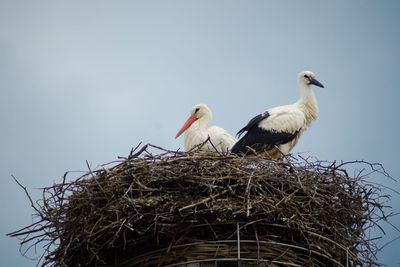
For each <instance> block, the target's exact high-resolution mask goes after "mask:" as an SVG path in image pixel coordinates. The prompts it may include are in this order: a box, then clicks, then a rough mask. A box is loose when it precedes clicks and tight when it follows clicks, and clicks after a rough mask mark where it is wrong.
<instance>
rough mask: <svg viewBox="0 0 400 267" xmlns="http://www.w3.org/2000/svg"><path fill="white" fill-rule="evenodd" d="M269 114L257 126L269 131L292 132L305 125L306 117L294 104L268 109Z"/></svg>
mask: <svg viewBox="0 0 400 267" xmlns="http://www.w3.org/2000/svg"><path fill="white" fill-rule="evenodd" d="M268 113H269V114H270V116H269V117H268V118H266V119H264V120H263V121H261V122H260V124H259V127H260V128H262V129H265V130H269V131H275V132H288V133H294V132H296V131H298V130H300V129H301V128H303V127H304V126H305V122H306V118H305V115H304V113H303V112H302V111H300V110H299V109H298V108H296V107H295V106H294V105H287V106H280V107H276V108H272V109H270V110H268Z"/></svg>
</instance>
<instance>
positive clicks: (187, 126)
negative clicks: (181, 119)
mask: <svg viewBox="0 0 400 267" xmlns="http://www.w3.org/2000/svg"><path fill="white" fill-rule="evenodd" d="M196 120H197V118H196V116H194V115H192V116H190V117H189V119H187V121H186V122H185V124H184V125H183V126H182V128H181V129H180V130H179V132H178V133H177V134H176V136H175V139H176V138H178V137H179V136H180V135H181V134H182V133H183V132H184V131H186V129H187V128H189V127H190V125H192V123H193V122H195V121H196Z"/></svg>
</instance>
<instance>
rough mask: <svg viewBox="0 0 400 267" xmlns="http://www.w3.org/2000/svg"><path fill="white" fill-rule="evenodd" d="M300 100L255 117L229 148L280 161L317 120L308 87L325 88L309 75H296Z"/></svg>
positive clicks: (313, 98)
mask: <svg viewBox="0 0 400 267" xmlns="http://www.w3.org/2000/svg"><path fill="white" fill-rule="evenodd" d="M298 82H299V87H300V94H301V96H300V99H299V100H298V101H297V102H296V103H294V104H291V105H285V106H279V107H275V108H271V109H268V110H267V111H265V112H264V113H262V114H260V115H257V116H255V117H254V118H253V119H251V120H250V121H249V123H248V124H247V125H246V126H245V127H243V128H242V129H241V130H240V131H239V132H238V133H237V135H238V136H239V137H240V135H242V134H243V133H245V132H246V134H245V135H244V136H243V137H242V138H241V139H240V140H239V141H238V142H237V143H236V144H235V145H234V146H233V147H232V152H233V153H235V154H249V153H251V152H252V151H254V152H266V154H267V156H269V157H271V158H273V159H280V158H282V157H283V156H284V155H286V154H288V153H289V152H290V151H291V150H292V148H293V147H294V146H295V145H296V143H297V141H298V140H299V138H300V136H301V134H302V133H303V132H304V131H305V130H306V129H307V127H308V126H310V124H311V123H312V122H313V121H315V120H316V119H317V116H318V105H317V100H316V98H315V96H314V92H313V90H312V88H311V85H316V86H319V87H322V88H324V86H323V85H322V84H321V83H320V82H319V81H317V80H316V79H315V75H314V73H312V72H311V71H303V72H300V73H299V75H298Z"/></svg>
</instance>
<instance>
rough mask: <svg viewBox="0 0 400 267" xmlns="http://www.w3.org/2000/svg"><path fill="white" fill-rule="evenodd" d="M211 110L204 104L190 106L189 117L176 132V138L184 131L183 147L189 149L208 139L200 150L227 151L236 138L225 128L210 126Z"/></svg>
mask: <svg viewBox="0 0 400 267" xmlns="http://www.w3.org/2000/svg"><path fill="white" fill-rule="evenodd" d="M211 119H212V112H211V110H210V109H209V108H208V107H207V105H205V104H197V105H195V106H194V107H193V108H192V111H191V113H190V116H189V118H188V119H187V121H186V122H185V123H184V125H183V126H182V128H181V130H180V131H179V132H178V133H177V135H176V136H175V138H178V137H179V136H180V135H181V134H182V133H184V149H185V151H190V150H192V149H193V148H194V147H196V146H198V145H201V144H203V143H204V142H206V141H207V139H208V138H209V140H210V141H211V143H206V144H204V145H203V146H202V147H200V148H199V149H200V150H203V151H213V152H215V150H217V151H218V152H229V151H230V150H231V148H232V146H233V145H234V144H235V143H236V141H237V139H236V138H234V137H233V136H232V135H230V134H229V133H228V132H227V131H226V130H225V129H223V128H221V127H218V126H210V121H211Z"/></svg>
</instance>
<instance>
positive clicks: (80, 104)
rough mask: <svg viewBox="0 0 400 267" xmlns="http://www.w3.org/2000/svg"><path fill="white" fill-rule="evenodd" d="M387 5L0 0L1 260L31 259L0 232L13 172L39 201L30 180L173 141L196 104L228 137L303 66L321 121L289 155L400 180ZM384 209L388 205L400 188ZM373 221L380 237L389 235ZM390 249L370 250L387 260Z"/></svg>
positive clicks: (396, 45)
mask: <svg viewBox="0 0 400 267" xmlns="http://www.w3.org/2000/svg"><path fill="white" fill-rule="evenodd" d="M399 14H400V2H399V1H387V0H384V1H378V0H376V1H367V0H357V1H356V0H353V1H348V0H333V1H317V0H315V1H312V0H304V1H295V0H290V1H288V0H286V1H282V0H279V1H278V0H276V1H266V0H265V1H248V0H246V1H231V0H230V1H228V0H224V1H220V0H218V1H215V0H201V1H200V0H198V1H191V0H189V1H188V0H181V1H149V0H146V1H108V0H103V1H102V0H96V1H95V0H88V1H81V0H79V1H71V0H69V1H53V0H52V1H50V0H49V1H28V0H26V1H20V0H0V123H1V129H0V166H1V168H0V178H1V186H0V205H1V206H0V207H1V211H2V216H1V217H2V219H1V221H0V234H1V237H0V251H1V252H0V257H1V260H2V265H3V264H4V266H34V265H35V262H32V261H29V260H27V259H25V258H23V257H22V256H20V254H19V252H18V242H17V240H14V239H11V238H7V237H5V233H7V232H10V231H12V230H15V229H17V228H19V227H22V226H25V225H27V224H29V223H30V222H31V215H30V214H31V212H32V210H31V208H30V207H29V205H28V201H27V200H26V198H25V196H24V194H23V192H22V191H21V190H20V189H19V188H18V187H17V186H16V185H15V183H13V181H12V179H11V178H10V175H11V174H14V175H15V176H16V177H18V178H19V179H20V181H21V182H22V183H23V184H25V185H26V186H27V187H28V188H29V189H30V191H31V192H32V194H33V195H34V197H35V198H38V197H39V195H40V194H39V193H40V191H39V190H36V189H35V188H39V187H43V186H47V185H50V184H52V183H53V182H57V181H59V179H60V177H61V176H62V175H63V174H64V172H65V171H68V170H85V168H86V167H85V165H86V163H85V161H86V160H88V161H89V162H91V164H92V165H93V166H94V167H95V166H97V165H99V164H102V163H105V162H109V161H112V160H114V159H115V158H116V157H117V156H119V155H122V156H123V155H127V154H128V153H129V151H130V149H131V147H133V146H136V145H137V143H138V142H140V141H142V142H144V143H147V142H151V143H153V144H156V145H160V146H163V147H166V148H170V149H176V148H178V147H181V146H182V139H178V140H174V136H175V134H176V132H177V131H178V130H179V128H180V126H181V125H182V123H183V122H184V120H185V119H186V118H187V116H188V113H189V111H190V108H191V107H192V106H193V105H194V104H196V103H199V102H204V103H207V104H208V105H209V106H210V107H211V109H212V110H213V113H214V120H213V122H214V123H215V124H216V125H220V126H222V127H224V128H225V129H227V130H228V131H229V132H231V133H236V132H237V131H238V130H239V129H240V128H241V127H242V126H243V125H244V124H246V123H247V121H248V120H249V119H250V118H252V117H253V116H254V115H256V114H258V113H260V112H262V111H264V110H265V109H267V108H270V107H273V106H276V105H282V104H288V103H291V102H294V101H296V100H297V98H298V91H297V81H296V78H297V73H298V72H299V71H302V70H312V71H314V72H315V74H316V75H317V78H318V80H320V81H321V82H322V83H323V84H324V85H325V89H321V88H316V95H317V98H318V101H319V106H320V118H319V120H318V121H317V122H316V123H315V124H313V125H312V127H311V128H310V129H309V130H308V131H307V132H306V134H305V135H304V136H303V137H302V139H301V140H300V142H299V144H298V145H297V146H296V148H295V149H294V152H309V153H310V154H311V155H314V156H316V157H318V158H320V159H324V160H329V161H332V160H357V159H359V160H361V159H364V160H368V161H371V162H380V163H383V164H384V166H385V167H386V168H387V170H388V171H389V172H390V173H391V174H392V175H393V176H395V177H400V166H399V156H398V153H399V152H398V151H399V150H400V142H399V141H398V135H399V131H400V122H399V118H398V117H399V115H400V107H399V105H398V104H397V103H398V101H399V99H400V97H399V96H400V94H399V90H400V87H399V85H398V80H399V78H400V27H399V25H400V16H399ZM372 178H373V179H376V181H377V182H379V183H384V184H385V185H387V186H389V187H391V188H394V189H396V190H398V191H400V185H399V183H395V182H391V181H388V180H385V179H383V178H382V177H376V178H375V177H372ZM373 179H372V180H373ZM391 205H392V206H393V207H394V208H395V211H400V197H399V196H394V198H393V199H392V203H391ZM393 223H394V224H395V225H397V226H399V225H400V219H399V216H398V217H396V218H394V219H393ZM385 229H386V230H387V236H386V237H385V238H384V240H383V241H382V243H384V242H386V241H389V240H391V239H393V238H395V237H397V236H399V233H396V232H395V231H394V230H393V229H392V228H390V227H387V226H385ZM399 247H400V240H398V241H396V242H395V243H393V244H391V245H389V246H387V247H386V248H385V250H384V251H383V252H382V253H381V254H380V257H379V258H380V260H381V261H382V262H384V263H386V264H388V265H389V266H398V265H399V264H400V256H399V253H398V248H399Z"/></svg>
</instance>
